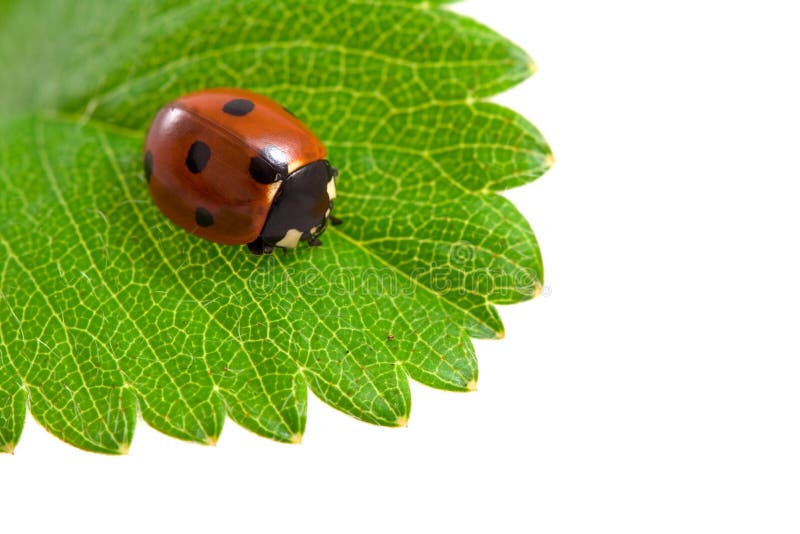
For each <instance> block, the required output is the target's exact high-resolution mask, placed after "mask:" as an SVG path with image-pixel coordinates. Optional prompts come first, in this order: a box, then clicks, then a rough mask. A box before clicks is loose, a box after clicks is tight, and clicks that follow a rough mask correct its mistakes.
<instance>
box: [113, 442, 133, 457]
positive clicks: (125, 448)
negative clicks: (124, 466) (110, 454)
mask: <svg viewBox="0 0 800 534" xmlns="http://www.w3.org/2000/svg"><path fill="white" fill-rule="evenodd" d="M130 452H131V444H130V443H121V444H120V446H119V448H117V450H116V453H117V454H119V455H120V456H127V455H128V453H130Z"/></svg>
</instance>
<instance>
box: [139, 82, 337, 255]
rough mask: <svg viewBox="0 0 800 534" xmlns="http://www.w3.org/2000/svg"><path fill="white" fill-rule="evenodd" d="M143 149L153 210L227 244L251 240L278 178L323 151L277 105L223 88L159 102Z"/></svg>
mask: <svg viewBox="0 0 800 534" xmlns="http://www.w3.org/2000/svg"><path fill="white" fill-rule="evenodd" d="M144 152H145V155H144V162H145V174H146V176H147V180H148V183H149V188H150V194H151V195H152V197H153V201H154V202H155V204H156V205H157V206H158V207H159V209H161V211H162V212H164V214H165V215H166V216H167V217H169V218H170V219H171V220H172V221H173V222H175V223H176V224H177V225H179V226H181V227H182V228H184V229H185V230H186V231H188V232H189V233H192V234H194V235H197V236H199V237H202V238H204V239H208V240H209V241H215V242H217V243H224V244H228V245H239V244H245V243H250V242H252V241H253V240H255V239H256V238H257V237H258V236H259V233H260V232H261V230H262V228H263V227H264V222H265V221H266V218H267V214H268V213H269V210H270V207H271V206H272V202H273V200H274V199H275V195H276V194H277V193H278V190H279V189H280V187H281V184H282V181H283V180H284V179H286V177H287V176H288V174H291V173H292V172H294V171H296V170H297V169H299V168H301V167H303V166H304V165H307V164H309V163H313V162H315V161H319V160H322V159H324V158H325V157H326V155H327V152H326V150H325V147H324V146H323V145H322V142H321V141H320V140H319V139H318V138H317V137H316V136H315V135H314V134H313V133H312V132H311V130H309V129H308V127H306V126H305V125H304V124H303V123H302V122H301V121H300V120H299V119H297V118H296V117H295V116H294V115H292V114H291V113H290V112H288V111H287V110H286V109H284V108H283V107H282V106H281V105H280V104H278V103H276V102H274V101H273V100H270V99H269V98H267V97H265V96H262V95H259V94H256V93H252V92H250V91H244V90H241V89H227V88H225V89H208V90H204V91H199V92H196V93H190V94H187V95H184V96H182V97H180V98H178V99H177V100H175V101H173V102H171V103H170V104H167V105H166V106H164V107H163V108H162V109H161V111H159V112H158V115H156V117H155V119H154V120H153V124H152V125H151V126H150V130H149V131H148V133H147V139H146V141H145V148H144Z"/></svg>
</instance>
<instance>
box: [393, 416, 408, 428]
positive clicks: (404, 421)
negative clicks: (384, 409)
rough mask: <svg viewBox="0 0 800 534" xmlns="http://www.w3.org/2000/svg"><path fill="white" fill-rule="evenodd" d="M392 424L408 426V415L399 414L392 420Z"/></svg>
mask: <svg viewBox="0 0 800 534" xmlns="http://www.w3.org/2000/svg"><path fill="white" fill-rule="evenodd" d="M394 426H399V427H403V428H408V416H407V415H401V416H400V417H398V418H397V419H395V420H394Z"/></svg>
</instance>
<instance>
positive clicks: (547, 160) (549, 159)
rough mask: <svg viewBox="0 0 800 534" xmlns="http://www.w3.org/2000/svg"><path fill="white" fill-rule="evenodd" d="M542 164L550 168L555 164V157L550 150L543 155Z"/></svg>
mask: <svg viewBox="0 0 800 534" xmlns="http://www.w3.org/2000/svg"><path fill="white" fill-rule="evenodd" d="M544 164H545V165H546V166H547V169H552V168H553V165H555V164H556V157H555V156H554V155H553V153H552V152H548V153H547V155H546V156H545V157H544Z"/></svg>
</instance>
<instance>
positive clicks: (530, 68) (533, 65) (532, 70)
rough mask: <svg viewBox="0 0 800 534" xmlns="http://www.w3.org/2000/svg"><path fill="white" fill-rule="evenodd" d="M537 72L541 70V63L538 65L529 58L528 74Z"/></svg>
mask: <svg viewBox="0 0 800 534" xmlns="http://www.w3.org/2000/svg"><path fill="white" fill-rule="evenodd" d="M537 72H539V65H537V64H536V62H535V61H534V60H532V59H530V58H528V76H533V75H534V74H536V73H537Z"/></svg>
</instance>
